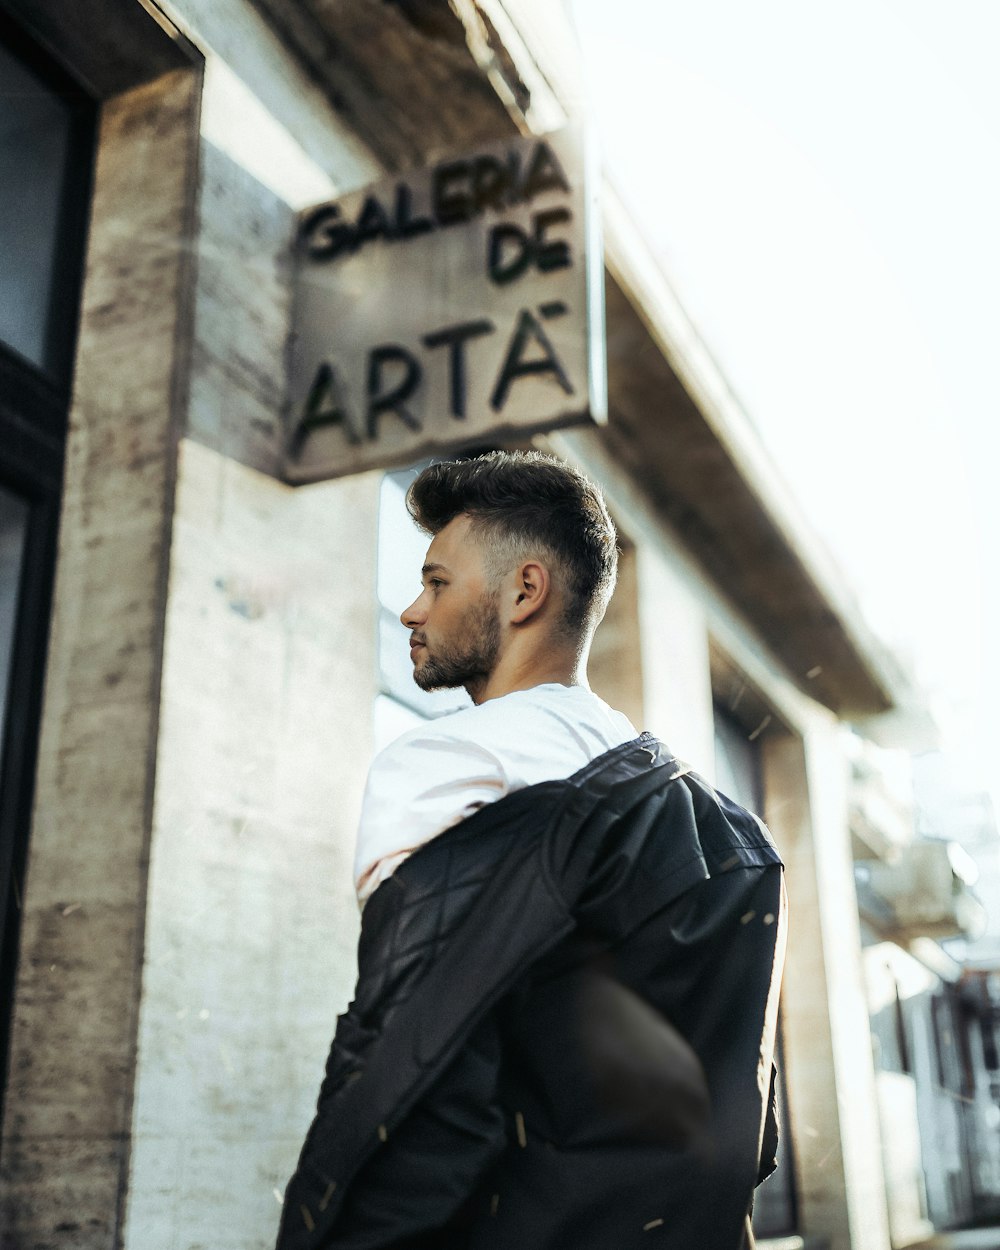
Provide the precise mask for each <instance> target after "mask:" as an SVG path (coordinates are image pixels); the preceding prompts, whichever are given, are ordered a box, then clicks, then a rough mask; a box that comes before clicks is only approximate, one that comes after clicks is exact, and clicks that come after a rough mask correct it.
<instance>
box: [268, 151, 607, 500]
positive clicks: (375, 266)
mask: <svg viewBox="0 0 1000 1250" xmlns="http://www.w3.org/2000/svg"><path fill="white" fill-rule="evenodd" d="M593 175H594V171H593V168H592V159H591V155H590V149H589V145H588V144H587V143H586V142H585V140H584V133H583V132H582V131H580V130H576V129H573V130H565V131H560V132H558V133H555V134H550V135H542V136H528V137H521V138H514V139H512V140H509V141H507V142H504V143H497V144H492V145H487V146H484V147H482V148H480V149H478V150H477V151H476V152H474V153H471V154H469V155H467V156H461V157H450V158H449V159H447V160H443V161H440V162H438V163H437V164H435V165H432V166H429V167H427V168H425V169H419V170H415V171H413V172H412V173H410V174H408V175H405V176H400V177H395V178H390V179H386V180H384V181H381V182H379V183H376V184H373V185H372V186H369V187H366V188H363V189H361V190H358V191H355V192H352V193H350V194H348V195H344V196H342V197H340V198H339V199H337V200H334V201H329V202H327V203H324V204H320V205H316V206H314V207H313V208H310V209H308V210H306V211H305V212H304V213H302V214H301V216H300V218H299V223H298V231H297V238H296V266H297V269H296V281H295V308H294V329H293V335H292V342H291V349H290V363H289V386H288V399H287V405H286V409H287V411H286V422H285V429H286V441H285V456H284V474H283V476H284V478H285V480H286V481H288V482H291V483H294V484H302V483H306V482H315V481H321V480H325V479H329V478H333V477H339V476H343V475H345V474H349V473H357V472H362V471H364V470H367V469H372V468H394V467H400V466H402V465H406V464H412V463H414V462H416V461H419V460H423V459H427V458H429V457H432V456H435V455H440V454H442V453H444V454H448V453H453V452H455V451H457V450H460V449H461V447H462V446H463V445H469V444H478V445H483V444H484V443H490V442H503V441H505V440H509V439H511V438H512V437H513V438H526V437H528V436H530V435H531V434H533V433H537V432H539V431H544V430H551V429H555V428H558V427H561V426H567V425H574V424H580V423H601V422H603V421H605V420H606V418H607V377H606V365H605V350H606V348H605V334H604V261H603V253H602V248H601V239H600V214H599V212H598V207H597V204H596V194H595V189H596V187H597V186H598V185H599V180H598V179H597V178H595V177H594V176H593Z"/></svg>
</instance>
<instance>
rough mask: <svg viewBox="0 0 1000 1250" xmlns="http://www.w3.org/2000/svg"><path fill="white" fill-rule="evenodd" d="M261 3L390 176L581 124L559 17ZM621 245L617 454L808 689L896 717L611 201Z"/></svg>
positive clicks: (717, 377) (756, 445)
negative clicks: (514, 137)
mask: <svg viewBox="0 0 1000 1250" xmlns="http://www.w3.org/2000/svg"><path fill="white" fill-rule="evenodd" d="M254 3H255V4H256V5H257V7H258V8H259V9H260V10H261V12H262V13H264V14H265V16H266V17H267V19H268V20H269V21H270V22H271V24H272V25H273V26H274V27H275V28H276V30H277V31H278V33H279V34H280V35H281V37H282V39H283V40H284V41H285V42H286V43H287V44H288V45H289V46H290V47H291V48H292V49H293V50H294V51H295V52H296V53H297V55H298V56H299V57H300V58H301V60H302V61H303V62H304V63H305V64H306V66H307V67H308V68H309V70H310V72H311V73H312V75H313V76H314V77H315V78H316V80H317V81H318V82H319V83H320V84H321V85H322V86H323V88H324V90H325V91H326V93H327V95H328V96H329V98H330V100H331V101H332V103H333V104H334V106H335V107H336V108H337V109H338V111H339V112H340V113H341V114H342V115H343V117H344V119H345V122H346V124H347V125H349V126H350V127H351V129H353V130H354V131H355V132H356V133H357V135H358V136H359V137H360V138H361V139H362V141H363V142H364V143H365V144H366V145H367V146H368V147H369V148H370V149H371V150H372V152H373V154H374V155H375V156H376V158H377V159H378V160H379V161H380V162H381V163H382V164H383V165H384V167H385V169H386V170H387V171H395V170H398V169H402V168H406V167H410V166H414V165H416V164H419V163H422V162H426V161H428V160H429V159H431V158H432V157H433V156H436V155H440V154H442V153H444V152H447V151H456V150H458V151H461V150H466V149H470V148H473V147H475V146H476V145H477V144H480V143H483V142H485V141H490V140H494V139H501V138H504V137H505V136H507V135H510V134H512V133H516V132H517V131H518V130H521V131H530V130H534V131H542V130H544V129H552V128H555V127H557V126H559V125H560V124H561V123H563V122H565V121H566V120H567V119H568V118H569V116H570V115H571V114H573V113H576V112H578V111H579V110H578V109H573V108H572V107H571V106H568V105H564V103H563V101H564V100H580V99H582V89H581V87H580V83H579V80H578V78H577V79H575V80H572V75H573V74H574V73H577V72H578V67H577V68H576V69H574V66H573V64H572V62H573V59H574V57H575V56H576V53H575V52H574V49H575V42H574V40H573V37H572V31H571V30H569V29H568V27H566V30H567V31H568V34H565V35H564V36H561V35H560V34H559V31H560V29H562V28H561V27H560V25H559V24H560V23H563V25H564V26H565V24H566V17H565V14H564V13H563V12H562V10H561V7H560V6H559V5H543V6H537V5H526V4H521V3H520V0H452V3H450V4H449V3H448V2H447V0H254ZM529 44H530V46H529ZM560 82H562V83H563V84H568V85H565V87H564V89H563V90H562V92H560V91H559V90H558V89H557V88H556V87H553V85H552V84H553V83H557V84H558V83H560ZM605 235H606V263H607V282H606V292H607V336H608V371H609V410H610V420H609V423H608V425H607V427H606V429H605V430H604V435H603V436H604V437H605V438H606V439H607V441H608V444H609V446H610V448H611V449H612V451H613V452H614V454H615V456H616V457H617V458H618V459H619V460H620V461H621V462H622V464H623V465H624V466H626V467H627V468H628V470H629V472H630V473H631V475H632V476H633V478H634V480H635V482H636V483H637V484H638V485H639V487H640V488H641V489H642V490H643V491H644V493H645V494H646V495H647V496H648V498H649V499H650V501H651V502H652V504H653V505H654V507H655V508H656V510H657V511H658V513H659V514H660V515H661V516H662V518H663V519H664V520H665V522H666V523H667V524H669V525H670V526H671V527H673V529H674V530H675V531H677V533H678V534H679V535H680V537H681V538H682V539H683V541H684V543H685V544H686V546H687V547H688V549H689V550H690V551H691V552H692V554H693V555H694V556H695V557H696V558H697V560H698V561H699V562H700V564H701V565H702V566H703V568H704V569H705V570H706V572H707V573H708V574H709V576H711V577H712V578H713V579H714V580H715V581H716V582H717V584H718V586H719V587H720V588H721V590H722V591H723V592H724V593H725V594H726V595H728V597H729V598H730V599H731V601H732V602H733V603H734V605H735V606H736V607H737V608H738V609H739V610H740V612H741V613H742V614H743V615H744V617H745V618H746V619H747V620H748V621H749V622H750V624H751V625H752V627H753V628H754V629H755V630H756V631H757V633H758V634H759V635H760V636H761V638H762V639H763V641H764V642H765V643H766V644H767V645H768V646H769V648H770V649H771V650H772V651H773V652H774V653H775V655H776V656H777V657H778V658H779V659H780V660H781V662H782V663H783V664H784V665H785V666H786V668H787V670H788V672H789V674H790V676H791V677H792V678H793V679H794V680H795V681H796V682H797V683H798V684H799V685H800V686H801V688H802V689H803V690H805V691H806V692H807V693H808V694H809V695H810V696H812V697H813V698H816V699H817V700H819V701H820V702H822V703H823V704H825V705H826V706H827V707H829V708H831V709H833V710H834V711H836V712H837V713H838V714H840V715H842V716H853V717H863V716H871V715H873V714H877V713H881V712H883V711H885V710H886V709H888V708H890V707H892V706H893V705H894V704H895V703H897V702H898V701H899V698H898V692H901V691H905V689H906V683H905V681H904V680H903V678H902V675H901V674H900V673H899V672H897V671H896V670H895V668H894V666H893V663H892V661H891V658H890V657H889V656H888V653H887V652H885V651H884V649H883V648H882V647H881V646H880V645H879V644H878V642H877V640H876V639H875V638H874V636H873V635H872V634H871V633H870V632H869V631H868V630H867V628H866V627H865V625H864V622H863V620H862V617H861V615H860V613H859V611H858V609H857V607H856V605H855V604H854V602H853V600H852V598H851V596H850V593H849V592H848V590H847V588H846V585H845V583H844V581H843V579H842V578H841V577H840V575H839V574H838V572H837V570H836V568H835V567H834V565H833V564H832V562H831V561H830V560H829V557H828V556H827V555H826V553H825V551H824V549H823V547H822V545H821V544H820V543H819V542H817V541H816V540H815V539H814V538H813V537H812V536H811V531H810V528H809V526H808V524H807V523H806V522H805V521H804V519H803V517H802V516H801V514H800V512H799V510H798V508H797V507H796V505H795V503H794V501H793V499H792V497H791V495H790V493H789V492H788V490H787V489H786V488H785V486H784V484H783V483H782V481H781V480H780V478H779V477H778V475H777V474H776V472H775V470H774V468H773V466H772V464H771V462H770V461H769V459H768V457H767V455H766V454H765V452H764V450H763V447H762V444H761V443H760V440H759V439H758V438H757V436H756V434H755V432H754V430H753V427H752V426H751V424H750V422H749V420H748V419H747V417H746V414H745V413H744V412H743V411H742V409H741V408H740V406H739V404H738V402H737V401H736V399H735V397H734V396H733V394H732V393H731V391H730V389H729V387H728V385H727V384H726V381H725V378H724V377H723V375H722V373H721V371H720V370H719V369H718V367H717V366H716V365H715V362H714V361H713V360H712V358H711V356H710V354H709V352H708V351H707V350H706V349H705V346H704V344H703V343H702V342H701V341H700V339H699V338H698V335H697V333H696V332H695V330H694V328H693V326H692V325H691V323H690V321H689V320H688V319H687V317H686V316H685V315H684V312H683V309H682V308H681V307H680V305H679V303H678V301H677V300H676V298H675V297H674V295H673V293H672V292H671V290H670V288H669V285H668V283H667V281H666V279H665V278H664V277H663V275H662V273H661V272H660V270H659V267H658V266H657V264H656V262H655V260H654V258H653V257H652V256H651V254H650V253H649V252H648V250H647V249H646V247H645V244H644V243H643V241H642V239H641V237H640V235H639V233H638V231H637V229H636V227H635V226H634V224H633V223H632V222H631V221H630V219H629V217H628V215H627V213H626V212H625V211H624V210H623V208H622V207H621V205H620V204H619V203H618V201H617V200H616V198H615V196H614V195H613V193H611V192H610V190H609V193H608V195H607V197H606V205H605Z"/></svg>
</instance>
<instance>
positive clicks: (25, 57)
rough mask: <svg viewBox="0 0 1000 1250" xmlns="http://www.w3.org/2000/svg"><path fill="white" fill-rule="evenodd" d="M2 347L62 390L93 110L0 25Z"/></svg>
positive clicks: (70, 346)
mask: <svg viewBox="0 0 1000 1250" xmlns="http://www.w3.org/2000/svg"><path fill="white" fill-rule="evenodd" d="M0 81H2V82H3V84H4V108H3V110H2V112H0V168H3V169H5V170H8V171H12V170H16V171H17V176H16V177H5V178H3V179H0V341H2V342H3V343H5V344H6V345H7V346H8V347H10V348H13V349H14V351H15V352H16V353H17V354H18V356H20V357H22V358H23V359H24V360H25V361H27V362H28V363H29V364H31V365H34V366H35V367H36V368H37V369H38V370H39V371H40V372H41V373H42V374H43V375H44V376H45V377H46V378H47V379H49V380H51V381H52V382H54V383H56V384H57V385H61V386H63V387H65V385H66V384H67V383H68V381H69V374H70V366H71V362H72V355H73V341H74V327H75V321H76V299H77V293H78V290H79V280H78V279H79V259H80V257H79V253H80V247H81V243H82V236H83V225H84V219H85V214H83V213H81V211H80V208H81V191H82V192H83V195H82V200H83V204H84V205H85V204H86V191H87V184H88V182H89V174H90V169H89V166H90V153H91V148H92V144H91V134H92V128H93V112H94V110H93V106H92V103H91V101H89V100H88V99H87V98H86V97H85V96H83V95H82V93H81V92H80V91H79V90H77V89H76V88H75V87H74V86H73V85H72V84H71V83H70V82H69V81H68V80H67V79H66V78H65V77H64V76H63V75H62V74H59V73H58V72H57V71H56V70H55V69H54V67H52V66H44V65H43V62H42V59H41V57H40V56H39V54H38V53H37V52H36V51H35V50H34V49H33V48H32V47H31V45H30V44H28V43H27V42H26V41H25V40H24V39H23V38H21V37H20V36H19V35H18V33H17V31H16V28H14V27H12V26H9V25H8V24H6V23H4V24H3V25H0Z"/></svg>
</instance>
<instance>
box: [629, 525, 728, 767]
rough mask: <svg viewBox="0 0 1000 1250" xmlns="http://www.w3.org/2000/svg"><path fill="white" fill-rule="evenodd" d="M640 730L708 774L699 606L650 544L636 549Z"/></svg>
mask: <svg viewBox="0 0 1000 1250" xmlns="http://www.w3.org/2000/svg"><path fill="white" fill-rule="evenodd" d="M637 577H638V584H639V636H640V663H641V667H642V691H643V711H644V719H645V724H644V725H643V726H642V727H643V728H645V729H648V730H650V731H651V732H652V733H655V734H656V735H657V736H658V737H660V738H662V739H663V740H664V742H666V743H667V744H668V746H669V747H670V748H671V750H673V751H674V752H675V753H676V754H677V755H678V756H679V757H680V758H681V759H683V760H686V761H687V762H688V763H689V764H690V765H691V766H692V767H693V768H694V769H695V770H696V771H697V772H699V773H701V774H703V775H704V776H705V777H707V778H709V779H711V778H712V777H713V776H714V773H715V765H714V761H715V731H714V727H713V716H712V678H711V669H710V664H709V652H708V627H707V623H706V618H705V608H704V605H703V604H701V603H699V602H698V600H697V599H696V598H695V597H694V595H693V594H692V593H691V591H690V589H689V588H688V586H687V585H686V584H685V582H684V581H683V580H682V579H681V578H680V577H679V576H678V575H677V574H676V573H675V572H674V570H672V569H671V567H670V565H669V563H668V562H667V560H666V559H665V558H664V556H663V554H662V553H661V552H660V551H659V550H657V549H656V548H655V547H654V546H653V545H652V544H647V543H645V542H644V543H642V544H640V545H639V546H638V548H637Z"/></svg>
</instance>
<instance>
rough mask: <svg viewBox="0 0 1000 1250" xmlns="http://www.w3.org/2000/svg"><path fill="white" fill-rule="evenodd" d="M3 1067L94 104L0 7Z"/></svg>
mask: <svg viewBox="0 0 1000 1250" xmlns="http://www.w3.org/2000/svg"><path fill="white" fill-rule="evenodd" d="M0 80H2V82H3V84H4V106H3V109H2V110H0V167H2V168H3V169H4V170H5V171H8V172H9V171H16V175H15V176H8V177H5V178H3V179H0V1003H3V1008H2V1010H0V1065H2V1069H0V1070H4V1071H5V1070H6V1054H7V1042H8V1030H9V1024H10V1020H9V1014H8V1013H9V1011H10V1005H11V1002H12V1000H13V988H14V978H15V971H16V967H17V949H18V940H19V932H20V913H21V886H22V882H23V877H24V866H25V862H26V859H27V848H28V835H29V830H30V822H31V807H32V793H33V782H34V773H35V763H36V757H37V741H38V727H39V720H40V717H41V699H42V682H43V678H44V671H45V652H46V640H47V636H48V620H49V605H50V602H51V595H52V583H53V575H54V571H55V559H56V535H57V525H58V517H59V501H60V495H61V489H62V470H63V449H64V439H65V430H66V424H67V415H68V409H69V390H70V375H71V366H72V360H73V354H74V349H75V342H76V320H77V314H76V310H77V304H78V298H79V291H80V279H81V272H82V258H83V244H84V236H85V230H86V223H87V216H88V205H89V195H90V170H91V163H92V154H93V133H94V119H95V116H96V106H95V105H94V102H93V101H92V100H90V99H89V98H88V97H86V96H85V95H84V94H83V93H82V92H81V91H80V90H79V89H78V88H77V87H76V85H75V84H74V83H73V82H72V81H71V80H70V79H69V78H68V77H67V76H66V75H65V73H64V72H63V71H62V70H61V69H59V67H58V66H56V65H54V64H51V63H49V62H48V60H47V58H46V57H45V56H44V54H43V53H42V51H41V50H40V49H39V48H37V47H35V46H34V45H33V44H31V43H30V41H29V40H28V39H27V38H26V37H25V35H24V34H23V32H21V31H20V30H19V29H18V28H17V27H16V26H15V25H14V24H13V23H12V22H10V21H9V19H6V18H4V17H2V16H0Z"/></svg>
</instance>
